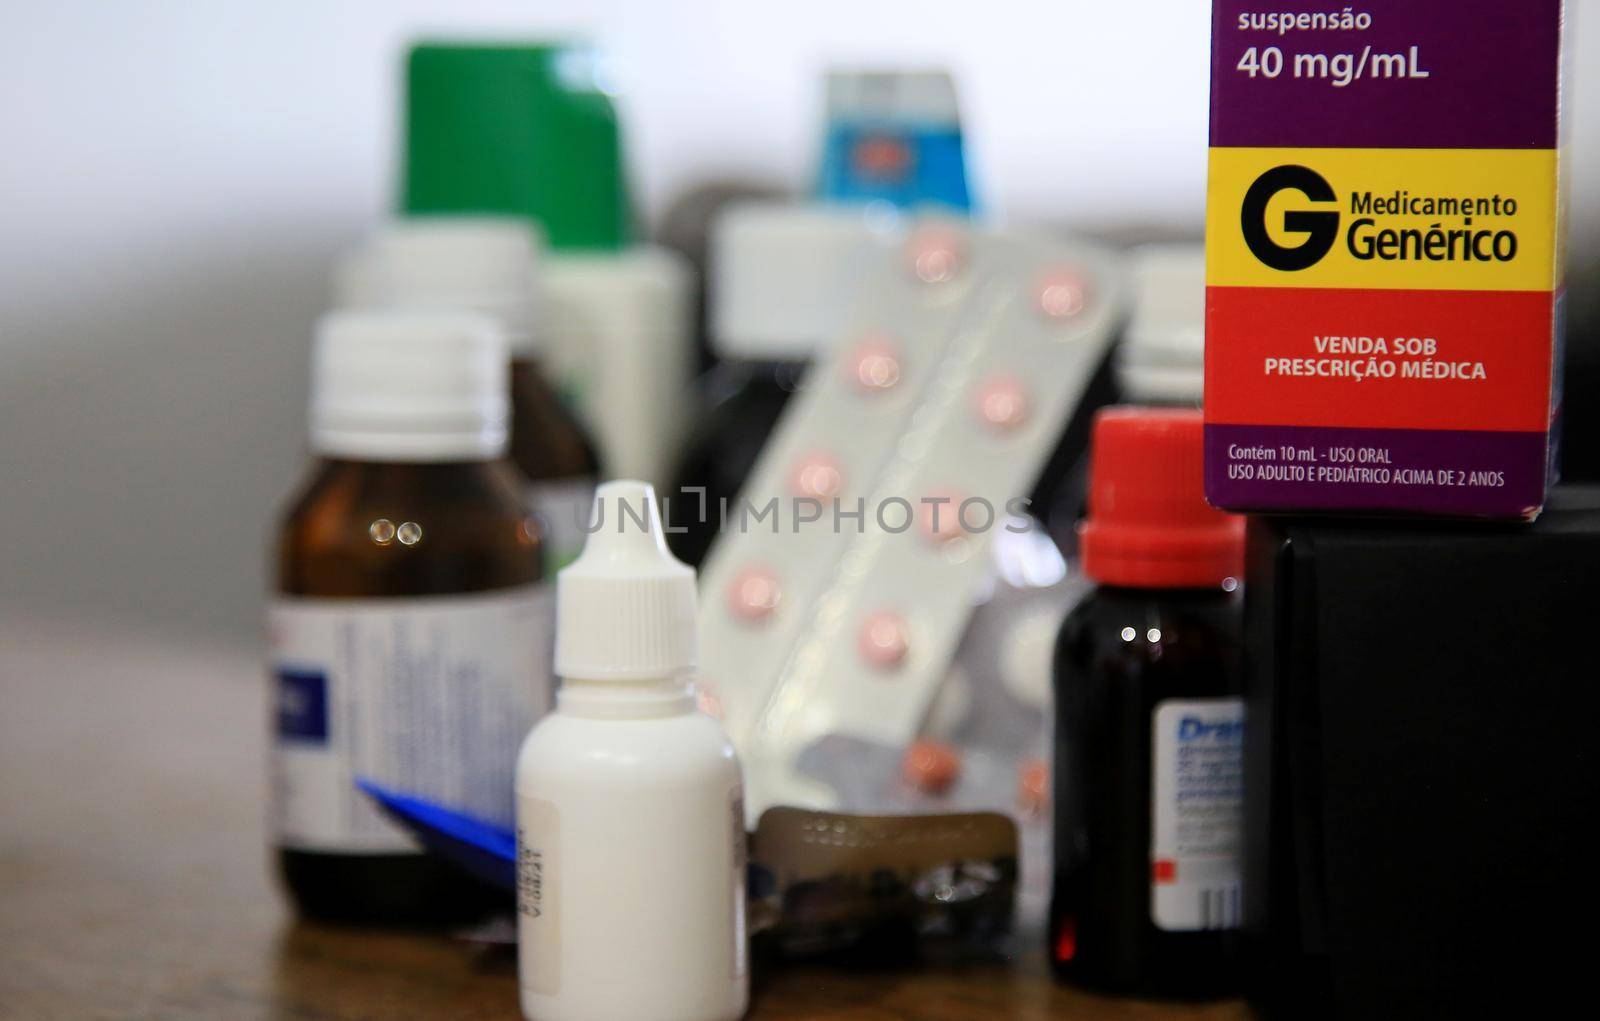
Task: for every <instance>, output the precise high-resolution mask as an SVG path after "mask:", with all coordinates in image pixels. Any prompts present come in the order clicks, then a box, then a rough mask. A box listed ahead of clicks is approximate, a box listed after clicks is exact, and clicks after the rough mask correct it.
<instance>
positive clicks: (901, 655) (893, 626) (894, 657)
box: [856, 610, 911, 670]
mask: <svg viewBox="0 0 1600 1021" xmlns="http://www.w3.org/2000/svg"><path fill="white" fill-rule="evenodd" d="M910 647H911V640H910V637H909V636H908V635H907V634H906V622H905V620H904V618H902V617H901V616H900V615H899V614H898V613H895V612H893V611H891V610H879V611H878V612H877V613H874V614H871V615H870V616H868V617H867V619H866V620H865V621H863V622H862V624H861V633H860V634H859V635H858V636H857V638H856V648H857V649H859V650H860V652H861V658H862V659H865V660H866V661H867V662H868V663H870V664H872V665H873V666H875V667H878V668H879V669H882V670H887V669H890V668H891V667H896V666H899V665H900V662H901V661H902V660H904V659H905V658H906V652H907V651H908V650H909V649H910Z"/></svg>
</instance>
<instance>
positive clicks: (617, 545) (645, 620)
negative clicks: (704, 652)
mask: <svg viewBox="0 0 1600 1021" xmlns="http://www.w3.org/2000/svg"><path fill="white" fill-rule="evenodd" d="M589 528H590V533H589V538H588V541H587V542H586V543H584V547H583V553H581V554H580V555H579V556H578V559H576V560H574V561H573V562H572V563H571V564H570V565H568V566H567V567H566V568H565V569H564V570H562V572H561V573H560V574H559V575H557V576H556V673H557V674H559V675H560V676H561V677H564V678H579V679H582V680H608V681H647V680H659V679H664V678H671V677H677V676H680V675H683V674H687V673H689V672H691V671H692V670H694V668H695V664H696V641H695V585H694V568H692V567H690V566H689V565H687V564H685V563H682V562H681V561H679V560H678V559H677V558H675V557H674V556H673V555H672V554H671V553H669V552H668V551H667V544H666V541H665V539H664V537H663V535H662V529H661V510H660V507H659V506H658V505H657V501H656V491H655V487H653V486H651V485H650V484H649V483H648V482H637V481H634V480H632V479H621V480H618V481H616V482H607V483H604V484H602V485H601V486H600V487H599V488H598V489H596V490H595V495H594V509H593V511H592V512H591V514H590V518H589Z"/></svg>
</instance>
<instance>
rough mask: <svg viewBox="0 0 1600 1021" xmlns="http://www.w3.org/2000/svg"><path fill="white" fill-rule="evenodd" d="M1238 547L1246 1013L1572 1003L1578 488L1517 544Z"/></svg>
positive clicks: (1272, 538) (1584, 679) (1590, 720)
mask: <svg viewBox="0 0 1600 1021" xmlns="http://www.w3.org/2000/svg"><path fill="white" fill-rule="evenodd" d="M1249 542H1250V546H1249V569H1248V574H1247V579H1248V581H1247V589H1246V601H1245V605H1246V610H1245V616H1246V623H1245V631H1246V649H1247V653H1246V655H1247V662H1246V675H1247V682H1246V685H1247V687H1246V691H1247V699H1248V707H1249V708H1248V711H1249V725H1248V736H1247V739H1246V748H1245V769H1246V782H1247V788H1246V806H1247V809H1246V811H1247V820H1246V861H1247V868H1246V897H1245V903H1246V917H1247V920H1248V923H1249V929H1250V939H1249V940H1248V945H1249V947H1250V948H1251V951H1252V952H1251V955H1250V956H1251V960H1252V964H1253V967H1252V969H1251V972H1252V975H1253V989H1254V995H1255V998H1256V1000H1257V1002H1258V1004H1259V1005H1261V1006H1263V1007H1264V1008H1266V1009H1267V1011H1268V1013H1269V1014H1270V1015H1271V1016H1274V1017H1283V1018H1293V1019H1295V1021H1301V1019H1306V1018H1317V1017H1341V1018H1359V1019H1361V1021H1369V1019H1376V1018H1387V1017H1394V1018H1405V1019H1408V1021H1411V1019H1417V1018H1434V1017H1441V1018H1466V1017H1478V1016H1482V1014H1483V1013H1484V1012H1485V1011H1486V1010H1488V1009H1490V1007H1491V1005H1507V1006H1509V1007H1510V1008H1511V1009H1513V1010H1514V1011H1515V1012H1514V1013H1509V1014H1505V1015H1504V1016H1507V1017H1513V1016H1514V1017H1538V1016H1545V1015H1544V1014H1543V1012H1542V1011H1540V1010H1539V1009H1537V1008H1536V1007H1535V1004H1542V1003H1546V1002H1552V1001H1553V999H1554V998H1555V997H1557V996H1558V995H1560V996H1568V995H1576V994H1579V992H1580V987H1582V986H1584V985H1585V984H1586V983H1587V981H1588V978H1589V971H1590V970H1591V969H1592V968H1593V967H1594V965H1593V964H1591V963H1590V961H1589V960H1588V959H1589V958H1590V957H1592V955H1591V954H1590V947H1591V946H1592V945H1594V943H1595V938H1594V936H1593V935H1592V933H1593V932H1594V930H1593V929H1592V928H1591V926H1592V925H1593V924H1594V923H1595V922H1596V921H1597V920H1600V917H1597V915H1596V913H1595V908H1596V902H1597V898H1596V896H1595V891H1596V888H1597V869H1596V859H1595V853H1594V847H1595V842H1596V841H1595V837H1594V834H1593V831H1594V825H1593V823H1592V821H1591V819H1590V817H1591V816H1592V815H1593V813H1594V810H1595V808H1596V806H1597V798H1596V795H1597V793H1600V784H1597V783H1596V775H1597V765H1600V763H1597V757H1596V724H1597V721H1600V716H1597V713H1596V709H1597V707H1600V487H1597V488H1587V487H1586V488H1574V487H1565V488H1558V489H1556V490H1555V491H1554V492H1553V494H1552V497H1551V502H1550V504H1549V506H1548V508H1547V509H1546V511H1545V513H1544V515H1543V516H1542V517H1541V518H1540V519H1539V520H1538V521H1537V522H1536V523H1534V524H1532V525H1515V524H1502V525H1493V524H1481V525H1471V524H1459V525H1451V524H1447V523H1441V522H1416V523H1409V522H1395V521H1377V520H1371V521H1361V520H1349V519H1345V520H1308V519H1268V518H1258V519H1253V520H1252V522H1251V525H1250V540H1249ZM1584 833H1589V834H1590V835H1589V836H1587V837H1585V836H1582V834H1584ZM1587 998H1588V997H1587V996H1586V995H1585V996H1584V997H1583V1000H1587ZM1583 1000H1580V1001H1578V1002H1583ZM1551 1016H1555V1015H1553V1014H1552V1015H1551Z"/></svg>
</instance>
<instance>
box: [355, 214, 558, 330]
mask: <svg viewBox="0 0 1600 1021" xmlns="http://www.w3.org/2000/svg"><path fill="white" fill-rule="evenodd" d="M542 246H543V237H542V236H541V235H540V233H539V229H538V227H537V226H536V225H534V224H533V223H531V222H529V221H527V220H520V219H515V218H512V217H495V216H423V217H414V218H410V219H403V220H397V221H395V222H394V223H391V224H389V225H388V226H386V227H384V228H383V229H382V230H380V231H378V232H377V233H376V234H374V235H373V236H372V237H371V238H369V239H368V240H367V241H366V243H364V244H363V245H362V246H361V247H360V248H358V249H357V250H356V251H354V252H353V253H351V254H350V255H349V256H347V257H346V258H345V260H344V261H343V262H342V263H341V264H340V266H339V268H338V270H337V272H336V277H335V292H336V293H335V295H334V300H335V302H336V303H337V304H338V305H339V307H341V308H427V309H459V310H466V311H471V312H481V313H483V314H484V315H487V316H489V317H491V318H493V319H494V320H496V321H497V322H499V324H500V327H501V329H502V330H504V331H505V334H506V341H507V343H508V344H509V345H510V348H511V350H512V351H513V352H517V353H524V352H528V351H532V350H535V349H536V348H537V344H538V336H537V332H538V329H537V328H538V314H539V307H538V305H539V279H538V268H539V250H540V248H541V247H542Z"/></svg>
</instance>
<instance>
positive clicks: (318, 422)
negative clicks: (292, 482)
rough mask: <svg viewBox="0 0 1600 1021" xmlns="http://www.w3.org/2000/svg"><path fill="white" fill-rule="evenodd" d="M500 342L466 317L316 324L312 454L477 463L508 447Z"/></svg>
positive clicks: (376, 317)
mask: <svg viewBox="0 0 1600 1021" xmlns="http://www.w3.org/2000/svg"><path fill="white" fill-rule="evenodd" d="M508 385H509V383H508V368H507V358H506V342H505V337H504V336H503V335H502V334H501V332H500V330H499V328H498V327H497V326H496V324H495V323H494V321H493V320H491V319H489V318H487V317H485V316H481V315H473V314H471V313H467V312H402V311H392V312H333V313H329V314H328V315H326V316H323V317H322V319H321V321H320V322H318V324H317V332H316V341H315V345H314V348H313V351H312V371H311V449H312V450H313V451H315V452H316V453H318V454H321V455H323V456H326V457H338V458H346V459H349V460H353V461H399V462H434V461H483V460H490V459H492V458H496V457H499V456H501V455H502V454H504V453H505V450H506V419H507V416H508V414H509V409H508V407H507V405H508V401H507V399H506V390H507V387H508Z"/></svg>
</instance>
